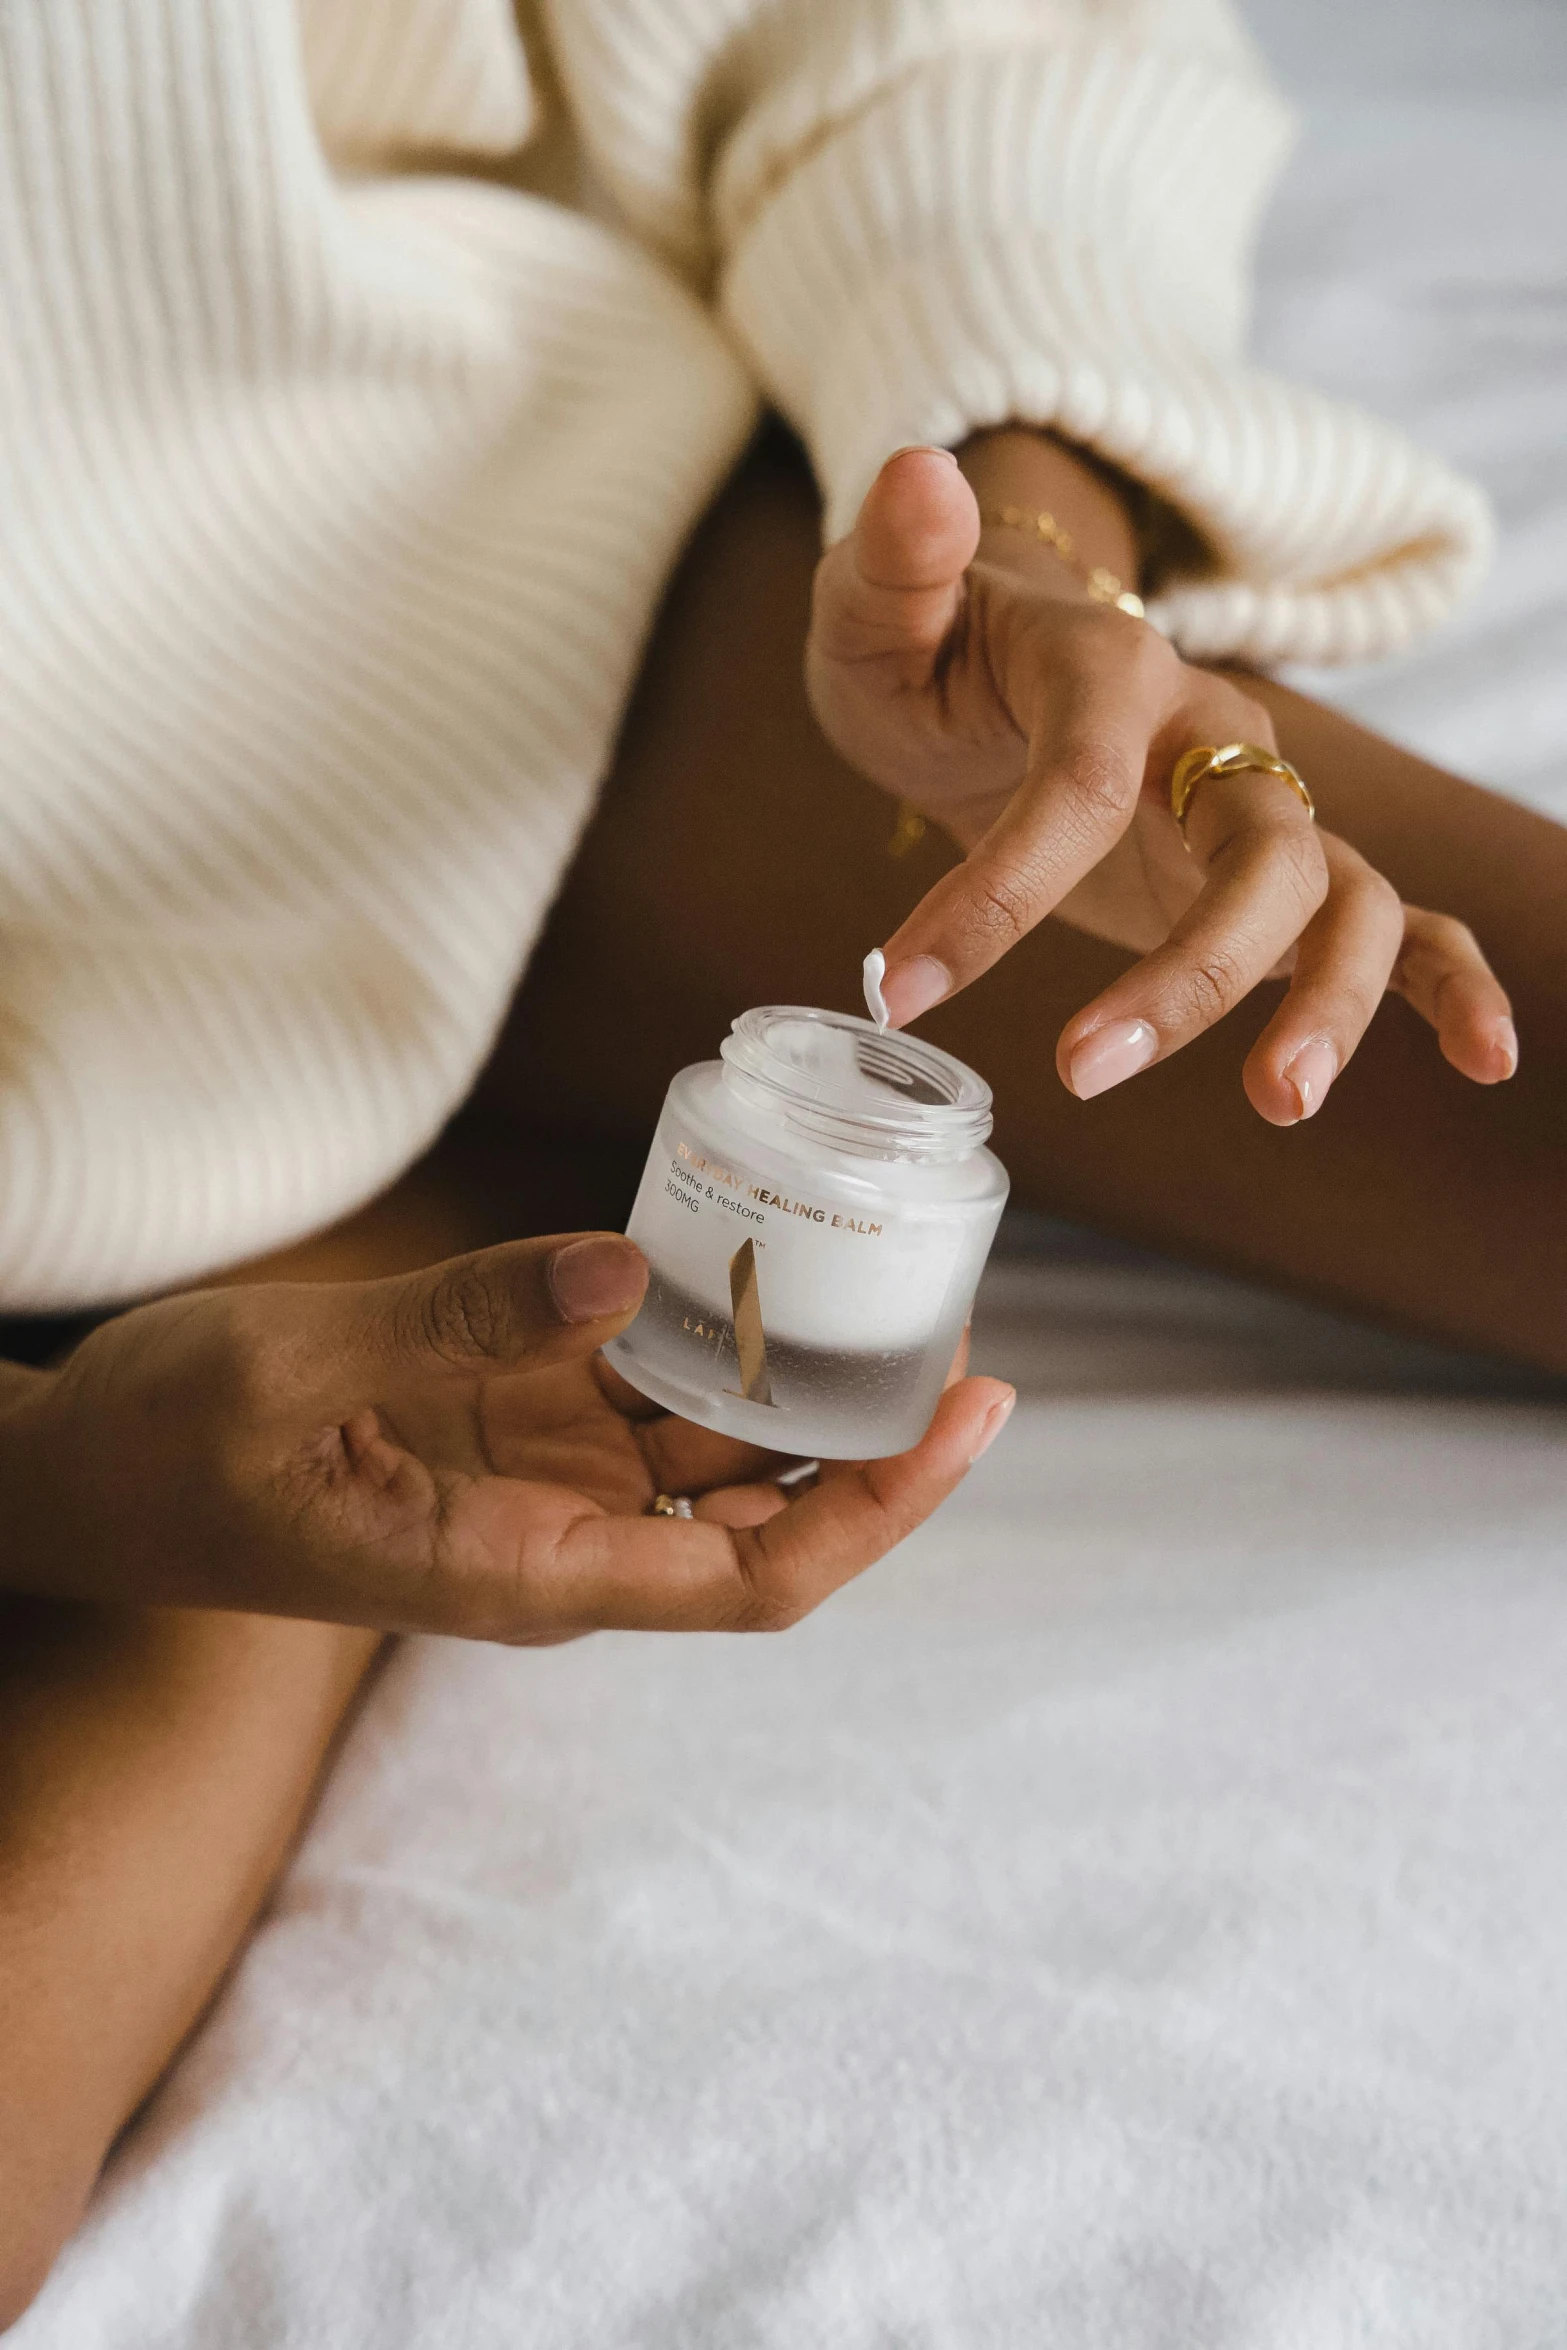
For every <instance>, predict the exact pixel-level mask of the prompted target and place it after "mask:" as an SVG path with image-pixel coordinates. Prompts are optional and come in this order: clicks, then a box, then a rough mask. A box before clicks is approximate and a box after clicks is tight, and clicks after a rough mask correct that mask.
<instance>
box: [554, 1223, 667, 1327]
mask: <svg viewBox="0 0 1567 2350" xmlns="http://www.w3.org/2000/svg"><path fill="white" fill-rule="evenodd" d="M548 1277H549V1285H550V1294H551V1295H552V1296H553V1298H554V1300H555V1303H556V1305H557V1306H558V1308H559V1309H560V1318H561V1320H562V1321H563V1322H596V1321H597V1320H598V1319H599V1317H600V1316H601V1315H603V1314H623V1313H625V1312H626V1311H627V1309H628V1308H629V1307H631V1306H634V1305H638V1304H640V1302H641V1298H642V1292H643V1290H644V1289H645V1288H646V1287H647V1263H646V1260H645V1259H644V1257H643V1254H642V1251H641V1250H640V1249H639V1248H638V1246H637V1244H636V1242H635V1241H634V1240H622V1239H620V1238H619V1236H618V1235H617V1234H615V1233H611V1232H602V1233H598V1232H596V1233H594V1235H593V1236H592V1238H591V1239H589V1240H568V1241H567V1243H566V1245H565V1247H564V1248H558V1249H557V1250H556V1251H555V1254H554V1255H553V1256H552V1257H551V1259H550V1261H549V1266H548Z"/></svg>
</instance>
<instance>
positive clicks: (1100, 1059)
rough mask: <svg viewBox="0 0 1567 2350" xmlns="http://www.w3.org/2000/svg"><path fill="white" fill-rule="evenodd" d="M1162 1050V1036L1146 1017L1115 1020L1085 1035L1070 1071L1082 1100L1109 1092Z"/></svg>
mask: <svg viewBox="0 0 1567 2350" xmlns="http://www.w3.org/2000/svg"><path fill="white" fill-rule="evenodd" d="M1158 1050H1159V1039H1158V1037H1157V1035H1156V1034H1155V1033H1154V1031H1153V1029H1152V1028H1150V1026H1149V1025H1148V1022H1147V1021H1146V1020H1112V1021H1110V1022H1109V1024H1108V1025H1107V1026H1106V1027H1104V1028H1096V1029H1095V1030H1094V1032H1093V1034H1092V1036H1085V1037H1084V1039H1083V1041H1082V1043H1081V1044H1080V1045H1079V1046H1078V1048H1077V1050H1076V1052H1075V1053H1074V1054H1073V1055H1072V1058H1071V1060H1070V1061H1069V1062H1068V1063H1067V1075H1068V1078H1069V1080H1070V1083H1071V1087H1072V1091H1073V1092H1074V1093H1075V1094H1076V1096H1077V1098H1078V1100H1079V1101H1080V1102H1091V1101H1092V1100H1093V1098H1094V1096H1095V1094H1096V1093H1108V1092H1109V1090H1110V1088H1111V1086H1112V1085H1119V1084H1120V1083H1121V1082H1122V1080H1123V1078H1127V1077H1135V1076H1136V1075H1137V1072H1138V1070H1139V1069H1146V1068H1147V1066H1148V1064H1149V1062H1150V1061H1151V1060H1152V1059H1153V1058H1154V1056H1155V1054H1156V1053H1157V1052H1158Z"/></svg>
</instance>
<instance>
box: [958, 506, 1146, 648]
mask: <svg viewBox="0 0 1567 2350" xmlns="http://www.w3.org/2000/svg"><path fill="white" fill-rule="evenodd" d="M979 518H980V521H981V522H983V523H985V524H986V525H988V526H991V527H994V528H995V529H997V530H1021V531H1025V532H1026V533H1027V534H1028V536H1029V537H1030V538H1036V539H1038V540H1039V541H1040V542H1041V544H1042V545H1044V546H1047V547H1053V548H1054V549H1055V551H1056V553H1057V554H1058V555H1059V556H1060V558H1061V560H1062V562H1063V563H1069V564H1070V565H1071V566H1072V569H1073V570H1074V571H1075V572H1076V573H1077V576H1078V578H1079V579H1080V580H1082V582H1083V584H1084V585H1085V587H1086V588H1087V590H1088V592H1089V594H1090V595H1091V596H1092V597H1093V599H1094V602H1095V603H1096V604H1113V605H1114V606H1115V608H1116V610H1117V611H1118V612H1125V613H1127V614H1128V615H1129V616H1130V617H1131V618H1132V619H1133V620H1141V619H1142V617H1143V599H1142V597H1141V596H1139V595H1137V594H1135V593H1134V592H1133V590H1132V589H1131V588H1129V587H1123V586H1122V585H1121V582H1120V581H1119V580H1118V579H1117V578H1116V576H1115V573H1114V572H1113V571H1107V570H1106V569H1105V567H1104V565H1103V564H1102V563H1095V564H1094V565H1093V566H1092V567H1091V568H1090V566H1089V565H1087V564H1085V563H1084V562H1083V561H1082V560H1081V559H1080V557H1079V555H1078V552H1077V541H1076V540H1075V539H1074V538H1073V536H1072V534H1071V532H1070V531H1069V530H1068V529H1067V528H1066V526H1065V525H1064V524H1063V523H1060V522H1057V520H1056V518H1055V516H1054V515H1053V514H1047V513H1035V512H1031V511H1030V509H1029V508H1028V507H1026V506H984V507H982V508H981V509H980V517H979Z"/></svg>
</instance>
